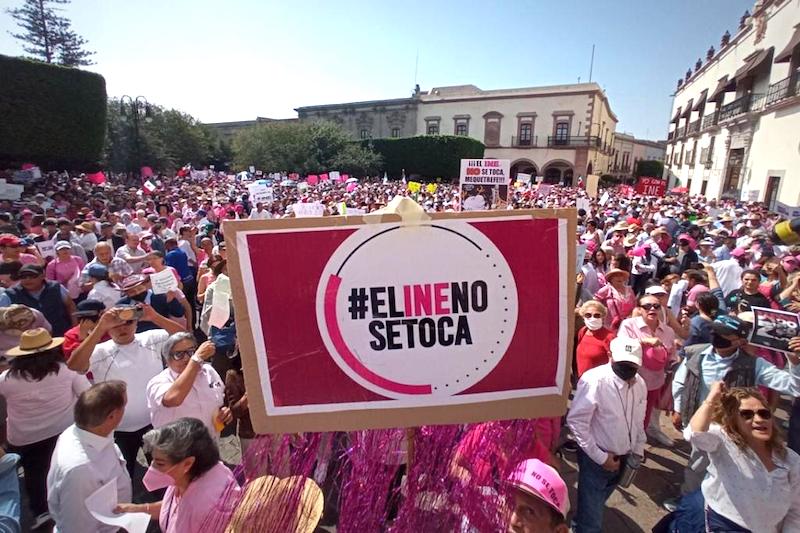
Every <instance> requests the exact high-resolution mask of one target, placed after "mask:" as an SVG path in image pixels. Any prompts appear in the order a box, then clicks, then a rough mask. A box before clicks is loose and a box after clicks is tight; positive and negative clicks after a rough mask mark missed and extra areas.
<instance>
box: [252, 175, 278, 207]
mask: <svg viewBox="0 0 800 533" xmlns="http://www.w3.org/2000/svg"><path fill="white" fill-rule="evenodd" d="M247 192H248V194H249V195H250V202H251V203H253V204H256V203H259V202H260V203H262V204H266V203H270V204H271V203H272V201H273V198H274V196H273V190H272V187H269V186H267V184H266V183H265V182H264V180H259V181H257V182H254V183H248V184H247Z"/></svg>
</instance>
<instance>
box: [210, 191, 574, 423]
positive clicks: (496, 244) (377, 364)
mask: <svg viewBox="0 0 800 533" xmlns="http://www.w3.org/2000/svg"><path fill="white" fill-rule="evenodd" d="M402 201H403V202H411V201H410V200H409V199H407V198H406V199H402ZM416 207H417V209H419V210H420V211H421V209H420V208H419V206H416ZM371 217H374V218H371ZM418 217H419V218H406V219H403V218H401V217H400V216H398V215H395V214H382V215H365V216H363V217H349V216H343V217H341V216H339V217H324V218H317V219H313V220H312V219H293V218H287V219H271V220H238V221H226V222H225V224H224V231H225V235H226V237H227V238H226V242H227V243H228V258H229V261H230V262H229V272H230V277H231V289H232V294H233V303H234V307H235V317H236V324H237V334H238V338H239V343H240V351H241V354H242V360H243V367H244V372H245V380H246V386H247V390H248V400H249V404H250V415H251V418H252V421H253V425H254V428H255V430H256V431H257V432H258V433H294V432H303V431H350V430H359V429H369V428H389V427H412V426H419V425H424V424H459V423H467V422H480V421H486V420H501V419H502V420H505V419H515V418H536V417H543V416H561V415H563V413H564V412H565V411H566V405H567V392H568V390H569V369H570V365H571V363H570V357H571V353H572V338H573V336H572V327H573V320H574V317H573V315H574V313H573V312H572V310H573V307H574V291H575V261H576V250H575V246H569V243H570V241H571V236H573V235H575V231H576V214H575V210H574V209H562V210H518V211H513V212H512V211H507V210H502V211H500V210H498V211H493V212H482V213H435V214H433V215H427V214H425V213H424V212H422V213H421V214H420V215H418ZM531 249H536V250H537V251H538V252H539V254H538V256H537V257H538V258H539V259H538V260H537V261H536V262H532V261H530V250H531ZM277 271H280V272H281V273H282V274H281V276H274V275H272V274H271V273H273V272H277ZM531 354H535V357H532V356H531Z"/></svg>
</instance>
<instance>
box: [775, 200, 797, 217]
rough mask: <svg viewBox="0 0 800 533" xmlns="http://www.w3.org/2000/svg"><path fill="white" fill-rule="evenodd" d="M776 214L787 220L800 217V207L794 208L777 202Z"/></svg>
mask: <svg viewBox="0 0 800 533" xmlns="http://www.w3.org/2000/svg"><path fill="white" fill-rule="evenodd" d="M775 212H776V213H778V214H780V215H781V216H783V217H785V218H797V217H800V207H792V206H790V205H787V204H784V203H783V202H775Z"/></svg>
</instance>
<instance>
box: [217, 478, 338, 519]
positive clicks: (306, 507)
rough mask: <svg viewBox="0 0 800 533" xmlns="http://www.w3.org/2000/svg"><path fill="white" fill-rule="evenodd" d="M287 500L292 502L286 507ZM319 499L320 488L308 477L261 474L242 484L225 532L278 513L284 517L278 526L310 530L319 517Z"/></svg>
mask: <svg viewBox="0 0 800 533" xmlns="http://www.w3.org/2000/svg"><path fill="white" fill-rule="evenodd" d="M301 484H302V485H301ZM287 502H292V504H293V505H292V506H291V507H292V509H291V510H289V509H288V508H287ZM323 503H324V501H323V496H322V490H321V489H320V488H319V486H318V485H317V484H316V483H314V481H313V480H311V479H309V478H304V477H302V476H289V477H287V478H283V479H279V478H277V477H274V476H262V477H259V478H256V479H254V480H252V481H250V482H249V483H248V484H247V486H246V487H245V489H244V495H243V496H242V499H241V500H240V501H239V503H238V504H237V506H236V509H235V510H234V511H233V515H232V516H231V520H230V522H229V523H228V526H227V527H226V528H225V533H244V532H247V531H254V530H255V528H256V527H257V526H256V524H259V525H264V524H260V523H262V522H264V521H265V520H270V519H272V520H277V519H278V517H280V518H281V519H282V520H286V522H285V523H283V524H281V526H284V527H286V528H287V529H286V530H287V531H293V532H295V533H312V532H313V531H314V530H315V529H316V527H317V523H318V522H319V519H320V518H321V517H322V509H323ZM292 511H293V512H292ZM290 513H291V514H290ZM292 514H293V515H294V516H292ZM292 522H294V523H292ZM269 531H277V529H269Z"/></svg>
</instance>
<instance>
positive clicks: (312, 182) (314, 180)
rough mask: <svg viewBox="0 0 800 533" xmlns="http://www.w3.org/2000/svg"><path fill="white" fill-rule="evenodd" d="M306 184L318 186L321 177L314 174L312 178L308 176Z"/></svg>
mask: <svg viewBox="0 0 800 533" xmlns="http://www.w3.org/2000/svg"><path fill="white" fill-rule="evenodd" d="M306 182H308V184H309V185H316V184H317V183H319V176H314V175H313V174H312V175H311V176H307V177H306Z"/></svg>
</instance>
